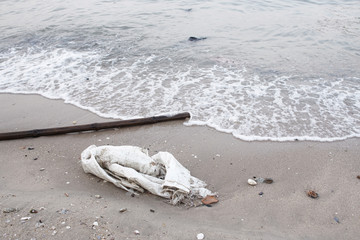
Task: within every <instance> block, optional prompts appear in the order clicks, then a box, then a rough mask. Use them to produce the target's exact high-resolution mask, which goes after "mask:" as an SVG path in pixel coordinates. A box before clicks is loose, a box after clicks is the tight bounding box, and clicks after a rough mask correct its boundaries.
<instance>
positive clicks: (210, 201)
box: [201, 195, 219, 205]
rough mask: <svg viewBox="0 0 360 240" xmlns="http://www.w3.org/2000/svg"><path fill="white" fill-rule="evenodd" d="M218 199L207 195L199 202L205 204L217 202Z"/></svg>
mask: <svg viewBox="0 0 360 240" xmlns="http://www.w3.org/2000/svg"><path fill="white" fill-rule="evenodd" d="M218 201H219V200H218V199H217V198H216V197H215V196H210V195H207V196H206V197H205V198H203V199H202V200H201V202H202V203H203V204H205V205H209V204H212V203H217V202H218Z"/></svg>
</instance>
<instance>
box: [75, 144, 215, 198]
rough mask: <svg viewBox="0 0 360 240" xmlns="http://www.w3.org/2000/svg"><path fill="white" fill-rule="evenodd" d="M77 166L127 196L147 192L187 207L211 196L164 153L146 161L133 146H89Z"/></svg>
mask: <svg viewBox="0 0 360 240" xmlns="http://www.w3.org/2000/svg"><path fill="white" fill-rule="evenodd" d="M81 164H82V167H83V169H84V171H85V172H86V173H92V174H94V175H95V176H97V177H99V178H102V179H104V180H106V181H108V182H111V183H113V184H114V185H116V186H117V187H119V188H122V189H124V190H126V191H128V192H130V193H133V194H138V193H139V192H140V193H142V192H144V191H145V190H147V191H149V192H150V193H152V194H155V195H158V196H160V197H164V198H167V199H169V200H170V203H171V204H173V205H175V204H178V203H185V204H190V205H191V203H192V202H193V200H194V199H195V198H200V199H201V198H204V197H206V196H208V195H210V196H211V195H215V194H214V193H212V192H211V191H210V190H208V189H206V188H205V187H206V183H205V182H203V181H201V180H200V179H198V178H195V177H193V176H191V175H190V171H189V170H188V169H186V168H185V167H183V166H182V165H181V164H180V163H179V162H178V161H177V160H176V159H175V157H174V156H173V155H172V154H170V153H168V152H159V153H157V154H155V155H154V156H152V157H150V156H149V155H148V152H147V150H146V149H142V148H139V147H135V146H100V147H96V146H95V145H91V146H89V147H88V148H86V149H85V150H84V151H83V152H82V153H81Z"/></svg>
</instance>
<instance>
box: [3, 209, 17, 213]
mask: <svg viewBox="0 0 360 240" xmlns="http://www.w3.org/2000/svg"><path fill="white" fill-rule="evenodd" d="M17 211H19V209H17V208H5V209H4V210H3V213H12V212H17Z"/></svg>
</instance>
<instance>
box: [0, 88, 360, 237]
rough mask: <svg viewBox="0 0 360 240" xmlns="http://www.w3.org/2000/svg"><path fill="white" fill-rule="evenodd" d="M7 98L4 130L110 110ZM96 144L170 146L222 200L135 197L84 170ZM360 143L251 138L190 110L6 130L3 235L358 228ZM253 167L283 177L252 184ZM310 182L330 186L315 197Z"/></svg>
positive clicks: (2, 100) (330, 233)
mask: <svg viewBox="0 0 360 240" xmlns="http://www.w3.org/2000/svg"><path fill="white" fill-rule="evenodd" d="M119 107H121V106H119ZM0 109H1V110H0V113H1V115H0V116H1V117H0V132H9V131H19V130H29V129H34V128H47V127H57V126H67V125H72V124H73V121H77V124H85V123H92V122H101V121H109V120H111V119H102V118H100V117H98V116H96V115H94V114H92V113H90V112H88V111H85V110H81V109H79V108H77V107H74V106H72V105H69V104H64V103H63V102H62V101H60V100H48V99H45V98H43V97H40V96H34V95H11V94H0ZM91 144H95V145H98V146H99V145H106V144H110V145H136V146H140V147H144V148H149V149H150V153H151V154H153V153H155V152H156V151H169V152H171V153H172V154H173V155H174V156H175V157H176V158H177V159H178V160H179V161H180V162H181V163H182V164H183V165H184V166H185V167H187V168H188V169H189V170H190V171H191V174H192V175H193V176H196V177H198V178H200V179H202V180H204V181H206V182H207V183H208V185H209V189H211V190H212V191H216V192H218V194H219V200H220V202H219V203H217V204H215V205H213V207H206V206H202V207H197V208H190V209H187V208H185V207H183V206H171V205H169V204H167V203H166V202H165V201H164V199H162V198H159V197H156V196H153V195H150V194H142V195H140V196H136V197H131V196H130V195H129V194H127V193H126V192H124V191H123V190H121V189H118V188H116V187H115V186H114V185H112V184H110V183H106V182H103V181H102V180H99V179H98V178H96V177H94V176H91V175H89V174H85V173H84V172H83V170H82V168H81V165H80V161H79V160H80V159H79V158H80V153H81V152H82V151H83V150H84V149H85V148H86V147H88V146H89V145H91ZM359 144H360V139H358V138H355V139H348V140H346V141H338V142H331V143H320V142H282V143H280V142H244V141H241V140H238V139H236V138H234V137H233V136H231V135H230V134H224V133H220V132H217V131H215V130H213V129H210V128H207V127H186V126H184V125H182V121H175V122H168V123H161V124H156V125H147V126H141V127H132V128H123V129H117V130H106V131H99V132H87V133H80V134H67V135H62V136H53V137H40V138H34V139H23V140H11V141H1V142H0V153H1V155H0V164H1V168H0V209H1V212H0V239H29V240H30V239H37V240H39V239H196V235H197V234H198V233H200V232H202V233H204V235H205V239H358V236H359V235H360V227H359V226H360V207H359V205H360V201H359V196H360V195H359V193H360V190H359V189H360V180H359V179H357V178H356V176H357V175H360V161H359V160H360V159H359V156H360V148H359ZM29 147H31V148H34V149H33V150H28V148H29ZM253 176H256V177H271V178H273V179H274V183H273V184H259V185H257V186H255V187H253V186H249V185H248V184H247V179H248V178H252V177H253ZM308 189H314V190H315V191H317V192H318V193H319V196H320V197H319V198H318V199H311V198H309V197H308V196H307V195H306V193H305V191H306V190H308ZM260 192H263V195H262V196H260V195H259V193H260ZM96 195H100V196H101V198H97V196H96ZM6 208H18V211H17V212H12V213H4V212H3V210H5V209H6ZM122 208H127V211H126V212H123V213H120V212H119V210H120V209H122ZM31 209H36V210H37V211H38V213H33V214H32V213H30V210H31ZM150 210H153V211H150ZM27 216H29V217H31V219H29V220H27V221H24V222H22V221H21V218H22V217H27ZM335 217H336V219H337V220H339V223H338V222H336V221H335V219H334V218H335ZM94 222H97V223H98V226H96V227H93V223H94ZM135 230H138V231H139V232H140V235H135V234H134V231H135Z"/></svg>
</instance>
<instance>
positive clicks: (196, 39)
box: [188, 37, 206, 42]
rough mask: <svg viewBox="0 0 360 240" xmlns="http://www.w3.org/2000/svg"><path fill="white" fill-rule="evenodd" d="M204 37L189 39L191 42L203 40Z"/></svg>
mask: <svg viewBox="0 0 360 240" xmlns="http://www.w3.org/2000/svg"><path fill="white" fill-rule="evenodd" d="M205 39H206V37H200V38H198V37H189V39H188V40H189V41H191V42H197V41H201V40H205Z"/></svg>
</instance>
